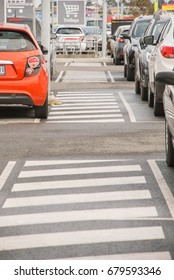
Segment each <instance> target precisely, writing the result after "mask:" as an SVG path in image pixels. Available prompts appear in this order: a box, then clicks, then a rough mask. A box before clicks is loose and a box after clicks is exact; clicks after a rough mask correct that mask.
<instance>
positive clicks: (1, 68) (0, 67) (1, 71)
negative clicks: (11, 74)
mask: <svg viewBox="0 0 174 280" xmlns="http://www.w3.org/2000/svg"><path fill="white" fill-rule="evenodd" d="M4 75H5V66H4V65H0V76H4Z"/></svg>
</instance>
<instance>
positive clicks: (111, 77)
mask: <svg viewBox="0 0 174 280" xmlns="http://www.w3.org/2000/svg"><path fill="white" fill-rule="evenodd" d="M107 73H108V76H109V78H110V79H111V83H114V82H115V80H114V77H113V76H112V74H111V72H110V71H107Z"/></svg>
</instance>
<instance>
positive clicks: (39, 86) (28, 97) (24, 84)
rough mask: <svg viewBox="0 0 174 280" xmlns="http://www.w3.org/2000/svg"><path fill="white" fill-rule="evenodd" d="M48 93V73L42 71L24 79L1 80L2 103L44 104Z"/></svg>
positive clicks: (0, 93)
mask: <svg viewBox="0 0 174 280" xmlns="http://www.w3.org/2000/svg"><path fill="white" fill-rule="evenodd" d="M47 93H48V75H47V73H46V72H45V71H40V72H39V73H38V74H37V75H35V76H32V77H24V78H23V79H22V80H6V81H5V80H4V81H2V80H0V104H22V105H36V106H42V105H43V104H44V102H45V99H46V96H47Z"/></svg>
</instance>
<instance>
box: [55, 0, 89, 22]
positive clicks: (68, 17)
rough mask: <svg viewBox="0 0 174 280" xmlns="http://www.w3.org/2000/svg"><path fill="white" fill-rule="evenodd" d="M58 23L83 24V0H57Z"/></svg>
mask: <svg viewBox="0 0 174 280" xmlns="http://www.w3.org/2000/svg"><path fill="white" fill-rule="evenodd" d="M58 25H81V26H82V25H85V0H79V1H78V0H76V1H74V0H58Z"/></svg>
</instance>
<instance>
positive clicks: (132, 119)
mask: <svg viewBox="0 0 174 280" xmlns="http://www.w3.org/2000/svg"><path fill="white" fill-rule="evenodd" d="M118 95H119V96H120V99H121V101H122V102H123V104H124V106H125V107H126V109H127V111H128V114H129V118H130V121H131V122H136V119H135V116H134V113H133V111H132V109H131V107H130V105H129V103H128V102H127V101H126V99H125V98H124V96H123V94H122V92H118Z"/></svg>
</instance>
